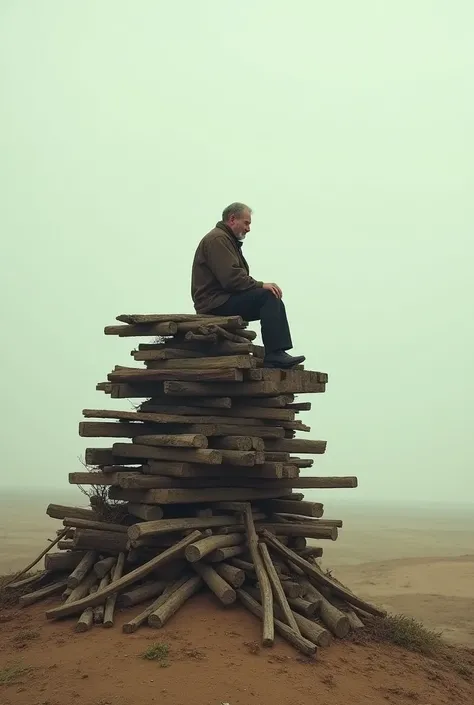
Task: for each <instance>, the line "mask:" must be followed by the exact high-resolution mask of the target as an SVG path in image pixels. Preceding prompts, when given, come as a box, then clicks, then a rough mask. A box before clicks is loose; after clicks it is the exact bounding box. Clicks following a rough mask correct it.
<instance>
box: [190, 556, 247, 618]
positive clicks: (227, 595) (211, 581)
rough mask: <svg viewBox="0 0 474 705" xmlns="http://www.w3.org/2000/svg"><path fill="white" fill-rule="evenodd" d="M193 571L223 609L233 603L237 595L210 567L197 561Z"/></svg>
mask: <svg viewBox="0 0 474 705" xmlns="http://www.w3.org/2000/svg"><path fill="white" fill-rule="evenodd" d="M193 569H194V570H195V571H196V573H197V574H198V575H199V576H200V577H201V578H202V580H203V581H204V582H205V583H206V585H207V586H208V587H209V589H210V590H212V592H213V593H214V595H215V596H216V597H217V598H218V599H219V600H220V602H221V603H222V604H223V605H224V606H225V607H227V606H228V605H232V604H233V603H234V602H235V600H236V599H237V593H236V592H235V590H234V589H233V588H232V587H231V585H229V583H227V582H226V581H225V580H224V578H222V577H221V576H220V575H219V573H217V571H216V570H215V569H214V568H213V567H212V566H210V565H207V564H206V563H201V562H200V561H198V562H197V563H193Z"/></svg>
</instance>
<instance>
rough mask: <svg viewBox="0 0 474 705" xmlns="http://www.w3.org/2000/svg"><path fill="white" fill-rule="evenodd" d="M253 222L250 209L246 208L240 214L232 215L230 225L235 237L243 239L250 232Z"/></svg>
mask: <svg viewBox="0 0 474 705" xmlns="http://www.w3.org/2000/svg"><path fill="white" fill-rule="evenodd" d="M251 222H252V216H251V215H250V211H249V210H244V211H243V212H242V214H241V215H239V216H235V215H231V216H230V218H229V222H228V225H229V227H230V229H231V230H232V232H233V233H234V235H235V237H236V238H238V239H239V240H243V239H244V238H245V236H246V235H247V233H248V232H250V224H251Z"/></svg>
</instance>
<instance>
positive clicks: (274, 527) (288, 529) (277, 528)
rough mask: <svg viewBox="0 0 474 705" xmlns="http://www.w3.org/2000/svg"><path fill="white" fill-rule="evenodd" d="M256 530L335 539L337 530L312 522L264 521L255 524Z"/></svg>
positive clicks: (282, 534) (311, 537)
mask: <svg viewBox="0 0 474 705" xmlns="http://www.w3.org/2000/svg"><path fill="white" fill-rule="evenodd" d="M257 529H258V531H259V532H260V531H262V530H264V529H266V530H267V531H270V532H271V533H272V534H275V536H304V537H305V538H309V539H329V540H330V541H336V540H337V536H338V531H337V527H336V526H320V525H316V526H313V524H309V523H306V524H270V523H269V522H265V523H264V524H262V525H261V526H257Z"/></svg>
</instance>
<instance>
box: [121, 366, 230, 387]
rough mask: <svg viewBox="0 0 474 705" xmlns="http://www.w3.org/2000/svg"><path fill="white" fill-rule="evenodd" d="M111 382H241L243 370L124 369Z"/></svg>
mask: <svg viewBox="0 0 474 705" xmlns="http://www.w3.org/2000/svg"><path fill="white" fill-rule="evenodd" d="M107 379H108V380H109V382H133V383H134V384H137V383H139V384H142V383H146V382H162V381H174V380H184V381H187V380H189V381H190V382H201V381H202V382H213V383H214V382H216V383H217V382H241V381H242V380H243V374H242V370H237V369H234V368H233V367H229V368H222V369H219V368H212V369H197V368H192V369H180V370H175V369H172V370H162V369H159V370H154V369H153V370H151V369H147V370H144V369H138V368H137V369H135V368H124V369H120V370H115V371H114V372H110V373H109V374H108V375H107Z"/></svg>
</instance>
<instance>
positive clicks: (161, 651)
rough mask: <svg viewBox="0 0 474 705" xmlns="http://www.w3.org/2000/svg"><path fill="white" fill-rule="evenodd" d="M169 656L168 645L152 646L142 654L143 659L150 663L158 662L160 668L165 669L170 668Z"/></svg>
mask: <svg viewBox="0 0 474 705" xmlns="http://www.w3.org/2000/svg"><path fill="white" fill-rule="evenodd" d="M168 655H169V646H168V644H152V645H151V646H149V647H148V649H147V650H146V651H145V652H144V653H143V654H142V658H144V659H147V660H148V661H158V662H159V664H160V666H162V667H163V668H165V667H166V666H169V663H168Z"/></svg>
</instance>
